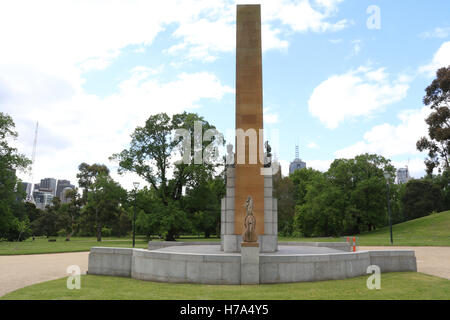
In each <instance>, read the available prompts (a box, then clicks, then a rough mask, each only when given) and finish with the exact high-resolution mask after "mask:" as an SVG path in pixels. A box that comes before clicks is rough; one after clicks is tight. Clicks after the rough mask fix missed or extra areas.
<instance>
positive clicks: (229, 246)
mask: <svg viewBox="0 0 450 320" xmlns="http://www.w3.org/2000/svg"><path fill="white" fill-rule="evenodd" d="M226 175H227V190H226V196H225V198H223V199H222V210H221V219H220V222H221V224H220V238H221V249H222V250H223V251H224V252H241V242H242V235H241V234H236V233H235V228H234V225H235V210H234V208H235V203H234V202H235V188H234V179H235V178H234V177H235V168H233V167H228V168H227V171H226ZM272 193H273V176H272V175H266V176H264V203H265V205H264V221H260V220H256V224H257V225H258V224H264V234H261V235H259V236H258V242H259V249H260V252H274V251H277V250H278V211H277V199H275V198H274V197H273V196H272ZM242 205H243V204H242Z"/></svg>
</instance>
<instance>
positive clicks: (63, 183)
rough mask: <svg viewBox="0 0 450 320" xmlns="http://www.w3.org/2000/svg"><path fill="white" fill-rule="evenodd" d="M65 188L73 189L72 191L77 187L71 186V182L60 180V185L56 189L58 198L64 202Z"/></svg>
mask: <svg viewBox="0 0 450 320" xmlns="http://www.w3.org/2000/svg"><path fill="white" fill-rule="evenodd" d="M65 188H71V189H75V186H74V185H73V184H70V181H69V180H58V184H57V187H56V196H57V197H58V198H59V199H60V200H63V197H64V196H63V195H62V194H61V192H62V191H63V190H64V189H65Z"/></svg>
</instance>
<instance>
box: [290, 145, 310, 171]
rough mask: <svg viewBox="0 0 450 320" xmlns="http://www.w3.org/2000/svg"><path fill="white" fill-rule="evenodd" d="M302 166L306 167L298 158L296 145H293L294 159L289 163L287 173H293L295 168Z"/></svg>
mask: <svg viewBox="0 0 450 320" xmlns="http://www.w3.org/2000/svg"><path fill="white" fill-rule="evenodd" d="M303 168H306V162H304V161H302V160H301V159H300V156H299V151H298V146H295V159H294V161H292V162H291V164H290V165H289V174H293V173H294V171H295V170H299V169H303Z"/></svg>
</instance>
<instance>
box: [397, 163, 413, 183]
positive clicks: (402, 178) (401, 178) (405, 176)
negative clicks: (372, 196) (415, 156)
mask: <svg viewBox="0 0 450 320" xmlns="http://www.w3.org/2000/svg"><path fill="white" fill-rule="evenodd" d="M409 180H411V177H410V176H409V171H408V167H405V168H398V169H397V183H398V184H402V183H407V182H408V181H409Z"/></svg>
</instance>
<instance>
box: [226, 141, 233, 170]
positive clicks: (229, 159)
mask: <svg viewBox="0 0 450 320" xmlns="http://www.w3.org/2000/svg"><path fill="white" fill-rule="evenodd" d="M225 166H226V167H231V168H234V152H233V145H232V144H231V143H229V144H227V156H226V159H225Z"/></svg>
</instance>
